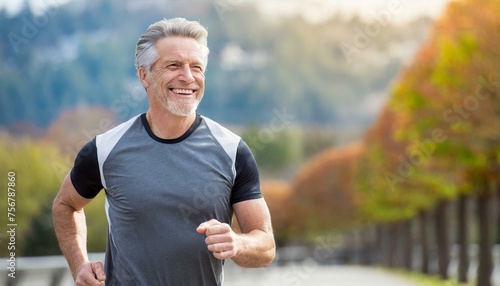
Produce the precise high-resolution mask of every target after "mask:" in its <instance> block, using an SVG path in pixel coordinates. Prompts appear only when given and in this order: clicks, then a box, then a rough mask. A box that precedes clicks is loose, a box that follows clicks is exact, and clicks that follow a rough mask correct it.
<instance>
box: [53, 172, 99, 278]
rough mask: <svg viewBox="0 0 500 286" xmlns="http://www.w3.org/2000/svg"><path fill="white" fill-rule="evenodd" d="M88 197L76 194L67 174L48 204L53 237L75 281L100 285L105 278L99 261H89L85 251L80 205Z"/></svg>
mask: <svg viewBox="0 0 500 286" xmlns="http://www.w3.org/2000/svg"><path fill="white" fill-rule="evenodd" d="M90 201H91V200H90V199H86V198H84V197H82V196H80V194H78V192H77V191H76V190H75V187H74V186H73V183H72V182H71V179H70V176H69V175H68V176H66V178H65V179H64V181H63V183H62V186H61V190H60V191H59V193H58V194H57V196H56V198H55V200H54V203H53V205H52V216H53V220H54V229H55V232H56V236H57V240H58V242H59V246H60V248H61V251H62V252H63V254H64V256H65V257H66V260H67V261H68V264H69V267H70V269H71V273H72V274H73V278H74V279H75V282H76V285H87V284H88V285H102V283H101V282H100V281H104V279H105V276H104V270H103V267H102V264H101V263H100V262H94V263H90V262H89V260H88V255H87V224H86V221H85V213H84V212H83V208H84V207H85V206H86V205H87V204H88V203H89V202H90Z"/></svg>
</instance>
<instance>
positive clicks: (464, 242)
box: [457, 195, 469, 283]
mask: <svg viewBox="0 0 500 286" xmlns="http://www.w3.org/2000/svg"><path fill="white" fill-rule="evenodd" d="M467 202H468V200H467V196H466V195H461V196H459V197H458V202H457V203H458V205H457V207H458V208H457V224H458V225H457V236H458V237H457V243H458V247H459V252H458V282H460V283H467V282H468V278H467V272H468V270H469V253H468V248H469V237H468V228H469V222H468V215H467V214H468V207H467Z"/></svg>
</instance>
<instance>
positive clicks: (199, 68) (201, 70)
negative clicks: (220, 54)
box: [191, 65, 203, 72]
mask: <svg viewBox="0 0 500 286" xmlns="http://www.w3.org/2000/svg"><path fill="white" fill-rule="evenodd" d="M191 69H193V70H194V71H196V72H203V66H201V65H195V66H192V67H191Z"/></svg>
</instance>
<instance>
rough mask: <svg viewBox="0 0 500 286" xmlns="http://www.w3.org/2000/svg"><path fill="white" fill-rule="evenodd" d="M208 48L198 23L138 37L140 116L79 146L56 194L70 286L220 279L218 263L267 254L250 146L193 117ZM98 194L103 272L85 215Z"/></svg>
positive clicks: (158, 26) (254, 262)
mask: <svg viewBox="0 0 500 286" xmlns="http://www.w3.org/2000/svg"><path fill="white" fill-rule="evenodd" d="M208 52H209V51H208V47H207V31H206V29H205V28H203V27H202V26H201V25H200V24H199V23H198V22H192V21H187V20H185V19H181V18H175V19H171V20H162V21H159V22H157V23H155V24H153V25H151V26H150V27H149V28H148V30H147V31H146V32H145V33H144V34H143V35H142V36H141V38H140V39H139V41H138V43H137V46H136V58H135V63H136V68H137V75H138V77H139V79H140V81H141V82H142V84H143V86H144V88H145V89H146V92H147V95H148V101H149V108H148V110H147V112H146V113H144V114H141V115H137V116H136V117H134V118H132V119H130V120H128V121H127V122H125V123H123V124H121V125H119V126H117V127H115V128H113V129H112V130H110V131H108V132H106V133H104V134H101V135H98V136H97V137H96V138H94V139H93V140H92V141H90V142H89V143H87V144H86V146H85V147H84V148H82V150H81V151H80V152H79V154H78V156H77V158H76V160H75V165H74V167H73V169H72V170H71V172H70V173H69V174H68V176H67V177H66V178H65V180H64V182H63V183H62V187H61V190H60V191H59V193H58V195H57V197H56V198H55V200H54V204H53V217H54V228H55V231H56V235H57V238H58V241H59V244H60V247H61V250H62V252H63V254H64V255H65V256H66V259H67V261H68V264H69V266H70V269H71V272H72V274H73V277H74V279H75V283H76V285H103V282H102V281H104V280H106V285H175V286H177V285H222V283H223V271H222V266H223V262H224V259H229V258H231V259H233V260H234V261H235V262H236V263H237V264H238V265H240V266H243V267H265V266H268V265H269V264H270V263H271V262H272V261H273V259H274V255H275V243H274V237H273V232H272V227H271V220H270V215H269V210H268V208H267V205H266V203H265V201H264V199H263V198H262V195H261V193H260V187H259V177H258V170H257V167H256V164H255V160H254V158H253V156H252V154H251V152H250V150H249V148H248V146H247V145H246V144H245V143H244V142H243V141H242V140H241V138H240V137H238V136H236V135H235V134H233V133H231V132H230V131H228V130H227V129H225V128H224V127H222V126H220V125H219V124H217V123H215V122H213V121H212V120H210V119H208V118H206V117H204V116H201V115H198V114H197V113H196V108H197V106H198V103H199V102H200V101H201V99H202V97H203V91H204V85H205V82H204V81H205V76H204V72H205V69H206V65H207V60H208ZM101 189H105V191H106V204H105V209H106V215H107V217H108V222H109V232H108V240H107V249H106V262H105V266H104V267H103V265H102V264H101V263H100V262H89V260H88V257H87V250H86V236H87V235H86V223H85V215H84V212H83V208H84V207H85V205H87V204H88V203H89V202H90V201H91V200H92V199H93V198H94V197H95V196H96V195H97V193H98V192H99V191H100V190H101ZM233 212H234V214H235V216H236V218H237V220H238V224H239V227H240V229H241V232H238V233H236V232H235V231H233V230H232V229H231V227H230V224H231V219H232V215H233Z"/></svg>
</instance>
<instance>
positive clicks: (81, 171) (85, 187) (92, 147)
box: [71, 138, 103, 199]
mask: <svg viewBox="0 0 500 286" xmlns="http://www.w3.org/2000/svg"><path fill="white" fill-rule="evenodd" d="M71 182H72V183H73V186H74V187H75V189H76V191H77V192H78V193H79V194H80V195H81V196H82V197H84V198H87V199H93V198H95V196H97V194H98V193H99V192H100V191H101V190H102V188H103V186H102V183H101V174H100V172H99V162H98V161H97V146H96V143H95V138H94V139H93V140H92V141H89V142H88V143H87V144H85V146H83V148H82V149H81V150H80V152H78V155H77V156H76V159H75V165H74V166H73V169H72V170H71Z"/></svg>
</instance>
